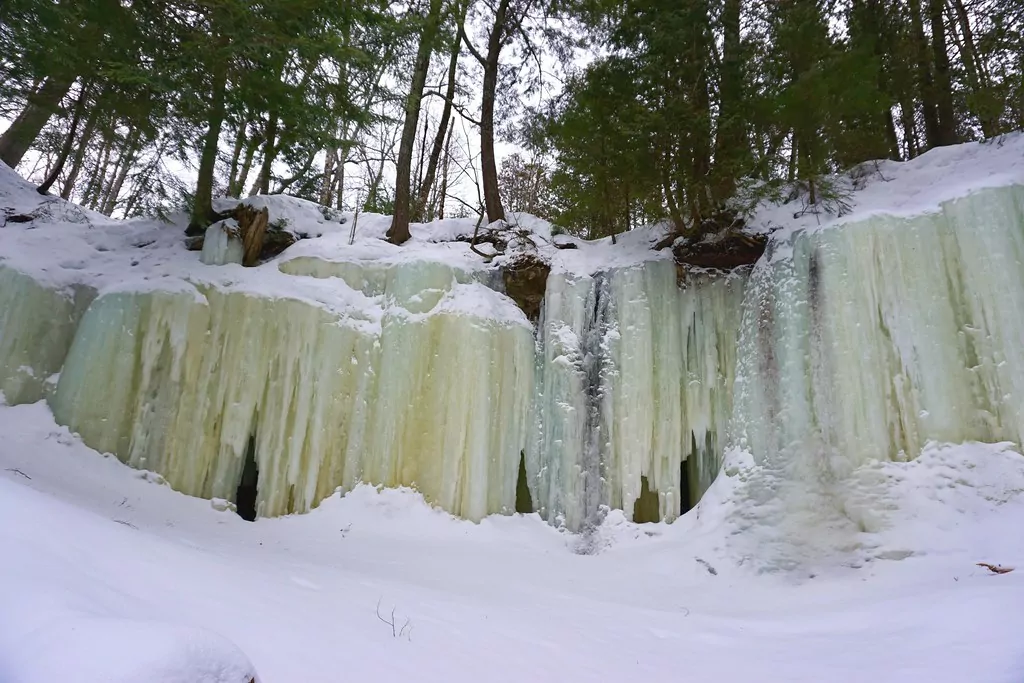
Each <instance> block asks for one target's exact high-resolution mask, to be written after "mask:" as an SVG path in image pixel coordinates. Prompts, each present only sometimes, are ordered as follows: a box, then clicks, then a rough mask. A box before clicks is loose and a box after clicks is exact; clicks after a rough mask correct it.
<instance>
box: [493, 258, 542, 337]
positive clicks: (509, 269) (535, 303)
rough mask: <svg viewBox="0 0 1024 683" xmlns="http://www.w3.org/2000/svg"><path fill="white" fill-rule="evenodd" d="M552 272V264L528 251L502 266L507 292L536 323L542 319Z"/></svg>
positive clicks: (531, 320)
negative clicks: (545, 295)
mask: <svg viewBox="0 0 1024 683" xmlns="http://www.w3.org/2000/svg"><path fill="white" fill-rule="evenodd" d="M550 272H551V264H549V263H548V262H547V261H545V260H544V259H542V258H540V257H539V256H537V255H536V254H531V253H528V252H526V253H522V254H520V255H518V256H516V257H515V258H513V259H512V260H511V261H509V262H508V263H506V264H505V266H504V267H503V268H502V276H503V277H504V279H505V293H506V294H507V295H508V296H510V297H511V298H512V300H513V301H515V302H516V305H518V306H519V308H521V309H522V310H523V313H525V314H526V317H527V318H529V319H530V322H532V323H534V324H536V323H537V321H538V320H539V319H540V311H541V307H542V306H543V304H544V291H545V290H546V289H547V285H548V274H549V273H550Z"/></svg>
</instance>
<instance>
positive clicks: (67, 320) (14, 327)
mask: <svg viewBox="0 0 1024 683" xmlns="http://www.w3.org/2000/svg"><path fill="white" fill-rule="evenodd" d="M93 296H94V292H93V290H92V289H90V288H88V287H68V288H56V287H47V286H44V285H42V284H40V283H39V282H37V281H36V280H35V279H33V278H32V277H29V276H28V275H25V274H24V273H21V272H20V271H17V270H15V269H14V268H10V267H8V266H3V265H0V392H2V393H3V395H4V398H5V400H6V401H7V403H8V404H10V405H15V404H18V403H33V402H35V401H38V400H39V399H41V398H43V396H44V395H45V394H46V392H47V390H48V387H47V380H48V379H49V378H50V377H51V376H52V375H53V374H54V373H57V372H59V371H60V369H61V365H62V364H63V363H64V356H65V354H67V350H68V347H70V346H71V340H72V338H73V335H74V333H75V328H76V326H77V325H78V320H79V318H80V317H81V315H82V312H83V311H84V310H85V307H86V306H87V305H88V302H89V301H90V300H91V299H92V297H93Z"/></svg>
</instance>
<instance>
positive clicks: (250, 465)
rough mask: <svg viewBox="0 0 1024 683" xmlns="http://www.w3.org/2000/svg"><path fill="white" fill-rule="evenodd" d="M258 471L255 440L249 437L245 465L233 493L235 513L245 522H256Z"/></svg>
mask: <svg viewBox="0 0 1024 683" xmlns="http://www.w3.org/2000/svg"><path fill="white" fill-rule="evenodd" d="M259 479H260V470H259V466H257V464H256V438H255V437H249V445H248V446H247V447H246V449H245V464H244V465H243V466H242V476H241V478H239V480H238V489H237V490H236V491H235V511H236V512H237V513H238V516H239V517H241V518H242V519H244V520H246V521H247V522H254V521H256V494H257V492H258V491H259Z"/></svg>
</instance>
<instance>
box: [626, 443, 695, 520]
mask: <svg viewBox="0 0 1024 683" xmlns="http://www.w3.org/2000/svg"><path fill="white" fill-rule="evenodd" d="M696 461H697V459H696V457H693V458H687V459H686V460H684V461H683V462H681V463H680V464H679V496H680V500H679V514H680V515H685V514H686V513H687V512H689V511H690V510H691V509H692V508H693V506H694V505H695V504H696V501H695V500H694V498H695V496H694V491H693V489H692V488H691V485H690V482H691V481H696V476H697V475H696V473H695V472H691V471H690V470H691V468H692V467H693V464H694V463H695V462H696ZM659 508H660V505H659V501H658V491H657V490H655V489H652V488H651V486H650V483H649V482H648V481H647V477H640V497H639V498H637V499H636V502H635V503H633V521H634V522H636V523H638V524H644V523H648V522H660V521H661V512H660V509H659Z"/></svg>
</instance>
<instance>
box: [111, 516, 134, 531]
mask: <svg viewBox="0 0 1024 683" xmlns="http://www.w3.org/2000/svg"><path fill="white" fill-rule="evenodd" d="M114 521H115V522H117V523H118V524H123V525H124V526H126V527H128V528H129V529H136V530H138V528H139V527H137V526H135V525H134V524H132V523H131V522H127V521H125V520H123V519H115V520H114Z"/></svg>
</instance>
